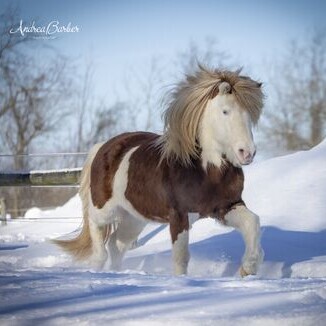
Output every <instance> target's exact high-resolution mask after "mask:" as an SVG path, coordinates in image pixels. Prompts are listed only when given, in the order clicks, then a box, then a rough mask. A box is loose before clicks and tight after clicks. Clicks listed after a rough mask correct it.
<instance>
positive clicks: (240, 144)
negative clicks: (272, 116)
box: [201, 94, 256, 166]
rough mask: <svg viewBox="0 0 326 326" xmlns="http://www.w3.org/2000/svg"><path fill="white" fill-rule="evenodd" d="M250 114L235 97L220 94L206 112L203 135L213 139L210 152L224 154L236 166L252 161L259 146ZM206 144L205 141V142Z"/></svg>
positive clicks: (210, 103)
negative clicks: (256, 143) (255, 140)
mask: <svg viewBox="0 0 326 326" xmlns="http://www.w3.org/2000/svg"><path fill="white" fill-rule="evenodd" d="M251 129H252V122H251V119H250V115H249V113H248V112H247V111H246V110H244V109H242V108H241V107H240V106H239V105H238V103H237V101H236V99H235V97H234V96H233V95H232V94H223V95H217V96H216V97H215V98H213V99H212V100H210V101H209V102H208V104H207V107H206V109H205V112H204V115H203V120H202V124H201V135H202V136H204V135H205V134H206V135H207V136H208V137H207V136H206V137H205V136H204V138H206V143H207V140H208V139H210V146H209V147H210V150H212V151H216V153H219V154H225V155H226V157H227V159H228V160H229V161H230V162H231V163H233V164H234V165H236V166H241V165H247V164H250V163H251V162H252V161H253V158H254V156H255V154H256V146H255V143H254V140H253V134H252V130H251ZM204 141H205V140H204Z"/></svg>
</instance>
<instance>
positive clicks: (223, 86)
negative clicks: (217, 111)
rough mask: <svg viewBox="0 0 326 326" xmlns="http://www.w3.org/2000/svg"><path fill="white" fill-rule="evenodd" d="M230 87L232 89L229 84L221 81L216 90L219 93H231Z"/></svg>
mask: <svg viewBox="0 0 326 326" xmlns="http://www.w3.org/2000/svg"><path fill="white" fill-rule="evenodd" d="M231 89H232V88H231V85H230V84H229V83H227V82H222V83H221V84H220V85H219V87H218V91H219V94H220V95H223V94H229V93H231Z"/></svg>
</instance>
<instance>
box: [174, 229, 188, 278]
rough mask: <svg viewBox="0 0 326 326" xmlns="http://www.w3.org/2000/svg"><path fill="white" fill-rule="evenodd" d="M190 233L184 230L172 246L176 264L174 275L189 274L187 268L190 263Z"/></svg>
mask: <svg viewBox="0 0 326 326" xmlns="http://www.w3.org/2000/svg"><path fill="white" fill-rule="evenodd" d="M188 244H189V231H187V230H184V231H183V232H181V233H179V234H178V237H177V240H176V241H175V242H174V243H173V245H172V254H173V262H174V274H175V275H185V274H187V267H188V262H189V257H190V256H189V250H188Z"/></svg>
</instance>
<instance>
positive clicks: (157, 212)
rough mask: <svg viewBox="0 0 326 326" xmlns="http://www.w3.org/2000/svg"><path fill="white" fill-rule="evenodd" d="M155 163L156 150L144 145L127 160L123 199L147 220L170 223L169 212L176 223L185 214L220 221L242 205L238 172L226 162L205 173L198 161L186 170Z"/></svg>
mask: <svg viewBox="0 0 326 326" xmlns="http://www.w3.org/2000/svg"><path fill="white" fill-rule="evenodd" d="M154 140H155V139H154ZM144 157H146V159H144ZM159 162H160V152H159V150H158V149H157V148H153V147H152V146H150V144H148V143H143V144H142V145H141V146H140V147H139V148H137V150H136V151H135V152H134V153H133V154H132V155H131V157H130V160H129V172H128V185H127V189H126V193H125V196H126V198H127V200H128V201H129V202H130V203H131V204H132V205H133V207H134V208H135V209H136V210H137V211H138V212H139V213H140V214H142V215H143V216H145V217H146V218H148V219H151V220H159V221H161V222H162V221H165V222H170V223H171V209H172V212H174V213H173V214H174V215H175V214H176V213H177V215H178V216H179V219H181V217H182V216H188V213H199V215H200V216H201V217H207V216H210V217H213V218H220V219H223V218H224V216H225V214H226V213H227V212H228V211H229V210H230V209H231V208H232V206H233V205H235V204H237V203H240V202H241V203H242V199H241V194H242V190H243V183H244V176H243V172H242V169H241V168H237V167H234V166H233V165H232V164H230V163H228V162H226V163H225V165H224V166H223V169H220V168H217V167H215V166H213V165H209V166H208V168H207V171H205V170H204V169H203V167H202V162H201V160H200V159H193V160H192V164H191V165H189V166H187V167H185V166H184V165H182V164H181V163H180V162H177V161H174V162H169V163H168V162H167V160H163V161H162V162H161V163H160V164H159ZM175 212H176V213H175ZM180 216H181V217H180Z"/></svg>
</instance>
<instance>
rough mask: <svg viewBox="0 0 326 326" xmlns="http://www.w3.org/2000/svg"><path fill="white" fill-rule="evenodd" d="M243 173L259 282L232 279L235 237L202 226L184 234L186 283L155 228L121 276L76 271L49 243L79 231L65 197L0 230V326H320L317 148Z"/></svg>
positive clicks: (323, 225)
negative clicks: (256, 228) (260, 258)
mask: <svg viewBox="0 0 326 326" xmlns="http://www.w3.org/2000/svg"><path fill="white" fill-rule="evenodd" d="M245 174H246V185H245V193H244V199H245V201H246V203H247V205H248V206H249V208H251V209H252V210H253V211H255V212H256V213H258V214H259V215H260V216H261V223H262V229H263V234H262V245H263V247H264V250H265V262H264V263H263V265H262V267H261V269H260V272H259V275H257V276H255V277H249V278H246V279H240V277H239V276H238V267H239V264H240V260H241V256H242V253H243V242H242V239H241V237H240V235H239V234H238V233H237V232H235V231H234V230H232V229H228V228H225V227H222V226H220V225H219V224H217V223H215V221H213V220H209V219H207V220H203V221H199V222H197V223H196V224H195V225H194V226H193V229H192V230H191V239H190V241H191V246H190V251H191V262H190V266H189V275H188V276H187V277H173V276H171V251H170V240H169V233H168V228H167V227H166V226H164V225H163V226H162V225H157V224H152V225H149V226H148V227H147V228H146V230H145V231H144V232H143V234H142V235H141V236H140V238H139V240H138V248H136V249H134V250H131V251H130V252H129V253H128V255H127V257H126V260H125V264H124V268H125V270H124V271H123V272H121V273H116V272H111V271H110V270H109V269H108V267H106V268H105V269H104V270H103V272H95V271H92V270H90V269H88V268H87V266H80V265H79V266H78V265H76V264H75V263H74V262H72V261H71V259H70V258H69V257H68V256H66V255H65V254H63V253H62V252H61V251H60V250H59V249H58V248H56V247H55V246H53V245H52V244H51V243H49V241H48V239H49V238H54V237H57V236H61V235H63V234H66V233H69V232H73V231H74V230H76V229H77V228H78V226H79V224H80V219H78V218H75V219H68V217H74V216H79V215H81V212H80V202H79V200H78V198H73V199H71V200H70V201H69V202H68V203H67V204H66V205H64V206H63V207H59V208H57V209H56V210H53V211H46V212H43V211H40V210H39V209H37V208H35V209H32V210H30V211H29V212H28V213H27V214H26V219H25V220H22V221H12V222H9V223H8V225H7V226H4V227H0V271H1V276H0V295H1V297H0V323H1V325H29V324H46V325H62V324H64V325H71V324H74V325H75V324H77V323H78V324H80V325H89V324H91V325H93V324H102V323H104V322H110V325H144V324H145V325H163V324H164V325H167V324H170V323H172V322H173V324H174V325H175V326H177V325H217V324H219V325H232V326H233V325H237V324H240V323H241V324H244V325H275V324H280V325H296V326H297V325H325V324H326V321H325V320H326V200H325V198H326V141H324V142H323V143H322V144H320V145H319V146H317V147H316V148H314V149H312V150H311V151H308V152H300V153H296V154H293V155H289V156H286V157H280V158H276V159H272V160H268V161H265V162H261V163H259V164H253V165H251V166H250V167H248V168H246V170H245ZM51 217H56V219H50V218H51ZM60 217H65V218H60ZM27 218H33V219H32V220H28V219H27ZM45 218H48V219H45Z"/></svg>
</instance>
